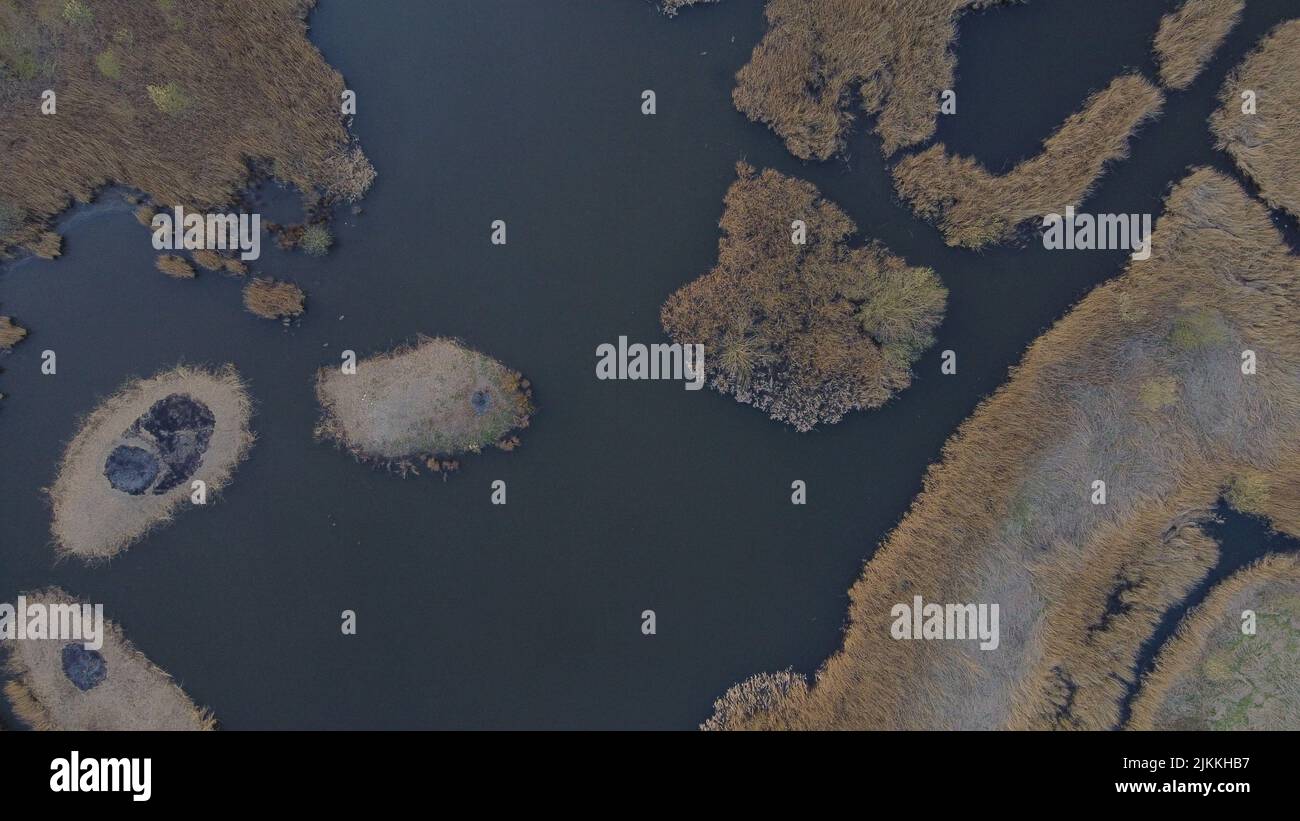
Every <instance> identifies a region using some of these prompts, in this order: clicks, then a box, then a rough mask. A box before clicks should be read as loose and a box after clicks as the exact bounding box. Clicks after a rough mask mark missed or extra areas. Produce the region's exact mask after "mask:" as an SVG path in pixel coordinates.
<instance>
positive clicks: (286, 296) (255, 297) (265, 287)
mask: <svg viewBox="0 0 1300 821" xmlns="http://www.w3.org/2000/svg"><path fill="white" fill-rule="evenodd" d="M306 298H307V296H306V294H304V293H303V291H302V289H301V288H299V287H298V286H297V285H294V284H293V283H292V282H276V281H275V280H273V279H264V278H261V277H259V278H257V279H254V280H252V281H251V282H249V283H248V284H247V285H245V286H244V307H245V308H246V309H248V312H249V313H251V314H253V315H255V316H260V317H261V318H263V319H281V318H284V317H295V316H301V315H302V313H303V311H305V310H306V308H305V307H304V302H305V301H306Z"/></svg>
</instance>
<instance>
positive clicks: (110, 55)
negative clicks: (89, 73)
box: [95, 48, 122, 80]
mask: <svg viewBox="0 0 1300 821" xmlns="http://www.w3.org/2000/svg"><path fill="white" fill-rule="evenodd" d="M95 68H97V69H99V73H100V74H103V75H104V76H105V77H107V78H108V79H110V80H120V79H122V63H121V62H120V61H118V59H117V54H115V53H114V52H113V50H112V49H111V48H109V49H104V50H103V51H101V52H100V53H99V56H98V57H96V58H95Z"/></svg>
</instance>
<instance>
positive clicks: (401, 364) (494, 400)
mask: <svg viewBox="0 0 1300 821" xmlns="http://www.w3.org/2000/svg"><path fill="white" fill-rule="evenodd" d="M316 398H317V400H318V401H319V402H320V406H321V411H322V416H321V420H320V423H319V424H318V425H317V428H316V436H317V438H319V439H321V440H323V441H329V442H333V443H335V444H337V445H338V446H339V447H341V448H343V449H344V450H346V451H348V452H349V453H351V454H353V455H354V456H355V457H357V458H358V459H359V460H361V461H365V462H370V463H372V464H376V465H380V466H383V467H386V468H389V469H392V470H393V471H395V472H397V473H400V474H402V475H406V474H407V473H418V472H419V470H420V468H425V469H428V470H431V471H434V472H439V471H447V470H454V469H456V467H458V466H459V463H458V462H457V461H456V460H455V459H454V458H452V457H455V456H458V455H460V454H462V453H478V452H479V451H481V450H482V449H483V448H485V447H488V446H490V445H496V446H497V447H500V448H502V449H503V450H511V449H513V448H514V447H516V446H517V445H518V444H519V440H518V439H517V438H516V437H515V436H514V435H512V431H514V430H516V429H521V428H526V427H528V423H529V419H530V417H531V416H532V413H533V403H532V387H531V385H530V384H529V382H528V380H526V379H524V378H523V376H521V375H520V374H519V373H518V372H516V371H513V370H511V369H509V368H507V367H506V366H504V365H502V364H501V363H500V362H498V361H496V360H495V359H492V358H491V357H489V356H487V355H485V354H481V353H479V352H478V351H474V350H471V349H469V348H467V347H465V346H464V345H462V344H460V343H459V342H457V341H456V340H453V339H447V338H442V337H440V338H429V337H421V338H420V339H418V340H417V341H416V342H415V343H414V344H412V345H405V346H402V347H399V348H397V349H396V350H393V351H390V352H388V353H384V354H380V355H378V356H373V357H370V358H368V359H363V360H360V361H359V362H357V363H356V372H355V373H349V372H345V371H344V369H343V368H341V367H339V366H331V367H328V368H321V369H320V371H318V372H317V376H316Z"/></svg>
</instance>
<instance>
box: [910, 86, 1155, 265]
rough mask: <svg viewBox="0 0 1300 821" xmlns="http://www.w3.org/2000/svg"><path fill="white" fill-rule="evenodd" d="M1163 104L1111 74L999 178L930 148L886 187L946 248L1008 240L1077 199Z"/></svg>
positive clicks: (1149, 88) (1144, 88) (967, 160)
mask: <svg viewBox="0 0 1300 821" xmlns="http://www.w3.org/2000/svg"><path fill="white" fill-rule="evenodd" d="M1163 105H1164V95H1163V94H1161V92H1160V90H1159V89H1158V88H1156V87H1155V86H1153V85H1151V83H1149V82H1147V80H1145V79H1144V78H1142V77H1141V76H1140V75H1137V74H1129V75H1124V76H1121V77H1117V78H1116V79H1115V80H1113V81H1112V82H1111V84H1110V85H1108V86H1107V87H1106V88H1104V89H1102V90H1101V91H1099V92H1097V93H1096V94H1093V95H1092V96H1091V97H1089V98H1088V100H1087V102H1086V103H1084V106H1083V109H1082V110H1081V111H1079V112H1077V113H1075V114H1072V115H1070V117H1069V118H1068V119H1067V120H1066V121H1065V122H1064V123H1063V124H1062V125H1061V127H1060V128H1059V129H1057V131H1056V133H1054V134H1052V136H1050V137H1048V138H1047V140H1046V142H1044V143H1043V150H1042V152H1040V153H1039V154H1038V155H1037V156H1035V157H1033V158H1031V159H1028V160H1025V161H1024V162H1022V163H1020V164H1019V165H1017V166H1016V167H1015V168H1013V169H1011V170H1010V171H1008V172H1007V173H1006V174H1002V175H995V174H991V173H989V172H988V171H987V170H986V169H985V168H984V167H983V166H981V165H980V164H979V163H978V162H976V161H975V160H974V159H972V158H969V157H954V156H950V155H949V154H948V153H947V149H946V147H945V146H944V145H943V143H938V144H935V145H932V146H930V147H929V148H927V149H926V150H925V151H922V152H920V153H918V154H913V155H911V156H909V157H905V158H904V159H903V160H902V161H901V162H899V163H898V165H896V166H895V167H894V187H895V189H896V190H897V191H898V195H899V196H900V197H902V198H903V200H905V201H906V202H907V203H908V205H909V206H911V208H912V211H913V212H915V213H916V215H917V216H918V217H921V218H922V219H926V220H931V221H933V222H935V223H937V224H938V226H939V228H940V230H941V231H943V235H944V240H945V241H946V242H947V243H948V244H949V245H957V246H962V247H966V248H980V247H983V246H985V245H989V244H991V243H1002V242H1008V241H1010V240H1012V239H1014V238H1015V234H1016V230H1017V228H1019V227H1020V226H1021V225H1022V224H1024V223H1026V222H1028V221H1030V220H1034V219H1041V218H1042V217H1044V216H1045V215H1047V214H1060V213H1063V212H1064V211H1065V208H1066V207H1067V206H1077V205H1078V204H1079V203H1080V202H1082V201H1083V199H1084V198H1085V197H1087V196H1088V194H1089V193H1090V192H1091V191H1092V188H1093V186H1094V185H1096V183H1097V181H1098V180H1099V179H1100V178H1101V175H1102V174H1103V173H1104V172H1105V168H1106V165H1107V163H1110V162H1113V161H1115V160H1117V159H1120V158H1123V157H1125V156H1127V155H1128V143H1129V140H1130V139H1131V138H1132V136H1133V134H1134V132H1136V130H1137V129H1138V127H1139V126H1141V125H1142V123H1144V122H1146V121H1147V120H1149V119H1151V118H1152V117H1154V116H1156V115H1157V114H1158V113H1159V112H1160V109H1161V107H1162V106H1163Z"/></svg>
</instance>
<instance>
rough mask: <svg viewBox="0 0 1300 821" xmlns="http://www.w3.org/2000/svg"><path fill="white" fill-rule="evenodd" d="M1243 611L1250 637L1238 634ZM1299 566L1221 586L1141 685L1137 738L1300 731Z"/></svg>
mask: <svg viewBox="0 0 1300 821" xmlns="http://www.w3.org/2000/svg"><path fill="white" fill-rule="evenodd" d="M1245 610H1253V611H1254V612H1255V619H1256V624H1255V631H1256V632H1255V634H1254V635H1246V634H1244V633H1243V632H1242V624H1243V619H1242V615H1243V612H1244V611H1245ZM1298 666H1300V559H1297V558H1296V557H1294V556H1280V555H1274V556H1269V557H1266V558H1264V559H1262V560H1260V561H1259V562H1256V563H1255V564H1253V565H1251V566H1250V567H1247V568H1245V569H1244V570H1241V571H1238V572H1237V573H1235V574H1234V575H1233V576H1232V577H1231V578H1230V579H1228V580H1227V581H1224V582H1221V583H1220V584H1219V585H1218V586H1216V587H1215V588H1214V590H1213V591H1212V592H1211V593H1210V595H1209V596H1207V597H1206V599H1205V601H1204V602H1202V603H1201V605H1200V606H1198V607H1197V608H1195V609H1194V610H1193V611H1192V612H1191V613H1189V614H1188V615H1187V616H1186V617H1185V618H1184V619H1183V621H1182V623H1181V624H1180V625H1179V627H1178V632H1177V633H1176V634H1175V635H1174V637H1173V638H1171V639H1170V640H1169V642H1168V643H1167V644H1166V645H1165V646H1164V648H1163V649H1162V650H1161V653H1160V656H1159V658H1158V659H1157V661H1156V667H1155V669H1154V670H1153V671H1152V672H1151V674H1150V675H1148V676H1147V677H1146V678H1145V679H1144V680H1143V687H1142V692H1141V694H1140V695H1139V697H1138V698H1137V699H1136V700H1135V702H1134V704H1133V715H1132V717H1131V719H1130V721H1129V725H1128V726H1129V727H1130V728H1131V729H1138V730H1151V729H1156V730H1215V729H1222V730H1297V729H1300V679H1297V678H1296V669H1297V667H1298Z"/></svg>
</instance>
